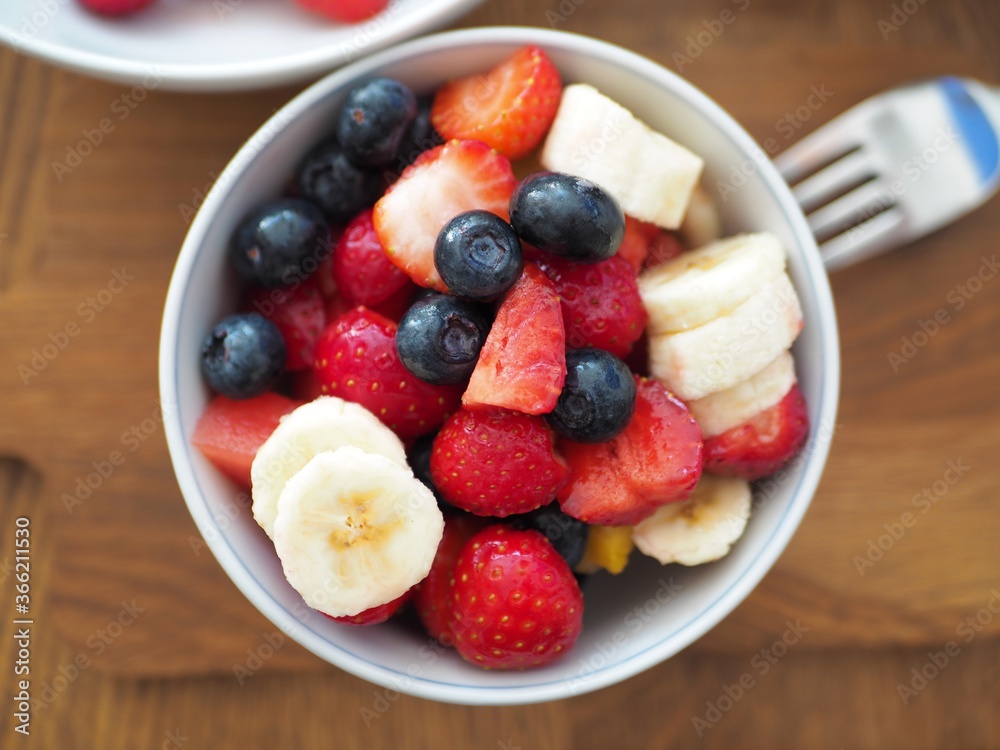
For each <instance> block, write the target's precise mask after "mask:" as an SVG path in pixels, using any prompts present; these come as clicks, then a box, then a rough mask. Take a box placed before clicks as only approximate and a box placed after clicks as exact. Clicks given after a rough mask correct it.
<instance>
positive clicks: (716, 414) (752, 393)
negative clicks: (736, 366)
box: [687, 352, 795, 438]
mask: <svg viewBox="0 0 1000 750" xmlns="http://www.w3.org/2000/svg"><path fill="white" fill-rule="evenodd" d="M793 385H795V361H794V360H793V359H792V355H791V352H782V353H781V354H779V355H778V356H777V358H775V360H774V361H773V362H772V363H771V364H769V365H768V366H767V367H765V368H764V369H763V370H761V371H760V372H758V373H757V374H756V375H754V376H753V377H751V378H749V379H748V380H744V381H743V382H741V383H737V384H736V385H734V386H733V387H732V388H727V389H726V390H724V391H717V392H715V393H710V394H708V395H707V396H705V397H704V398H699V399H696V400H694V401H688V404H687V405H688V408H689V409H690V410H691V415H692V416H693V417H694V419H695V421H696V422H697V423H698V425H699V426H700V427H701V432H702V435H704V436H705V437H706V438H710V437H715V436H716V435H721V434H722V433H723V432H725V431H726V430H731V429H732V428H733V427H737V426H738V425H741V424H743V423H744V422H746V421H747V420H748V419H751V418H752V417H754V416H756V415H757V414H759V413H760V412H762V411H764V410H765V409H770V408H771V407H772V406H774V405H775V404H777V403H778V402H779V401H781V399H783V398H784V397H785V396H786V395H788V392H789V391H790V390H791V389H792V386H793Z"/></svg>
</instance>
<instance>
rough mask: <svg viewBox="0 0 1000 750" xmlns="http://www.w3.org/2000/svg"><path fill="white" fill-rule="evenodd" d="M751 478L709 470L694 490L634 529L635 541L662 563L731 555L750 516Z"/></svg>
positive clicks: (698, 562) (687, 562) (691, 562)
mask: <svg viewBox="0 0 1000 750" xmlns="http://www.w3.org/2000/svg"><path fill="white" fill-rule="evenodd" d="M751 500H752V494H751V491H750V483H749V482H747V481H746V480H745V479H736V478H731V477H716V476H710V475H708V474H703V475H702V477H701V480H700V481H699V482H698V486H697V487H695V490H694V494H693V495H691V497H689V498H688V499H687V500H685V501H684V502H682V503H670V504H669V505H664V506H663V507H661V508H659V509H658V510H657V511H656V513H654V514H653V515H652V516H650V517H649V518H647V519H646V520H645V521H642V522H641V523H639V524H638V525H636V526H635V527H633V529H632V541H634V542H635V546H636V547H637V548H638V549H639V551H640V552H642V553H643V554H645V555H649V556H650V557H654V558H656V559H657V560H659V561H660V563H661V564H664V565H665V564H667V563H673V562H675V563H680V564H681V565H701V564H702V563H707V562H711V561H712V560H718V559H719V558H721V557H725V556H726V555H727V554H728V553H729V550H730V549H731V548H732V546H733V543H734V542H735V541H736V540H737V539H739V538H740V536H741V535H742V534H743V530H744V529H745V528H746V525H747V519H749V518H750V503H751Z"/></svg>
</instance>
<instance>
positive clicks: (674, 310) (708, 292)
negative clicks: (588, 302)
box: [639, 232, 785, 335]
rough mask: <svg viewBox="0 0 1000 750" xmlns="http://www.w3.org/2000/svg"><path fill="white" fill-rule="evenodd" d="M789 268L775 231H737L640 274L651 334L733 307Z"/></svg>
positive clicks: (695, 322) (708, 318)
mask: <svg viewBox="0 0 1000 750" xmlns="http://www.w3.org/2000/svg"><path fill="white" fill-rule="evenodd" d="M784 270H785V248H784V246H783V245H782V244H781V241H780V240H779V239H778V238H777V237H775V236H774V235H773V234H770V233H768V232H759V233H756V234H739V235H736V236H735V237H727V238H726V239H724V240H718V241H716V242H713V243H711V244H709V245H705V246H704V247H701V248H699V249H697V250H693V251H691V252H687V253H682V254H681V255H679V256H677V257H676V258H673V259H672V260H668V261H667V262H666V263H664V264H663V265H660V266H657V267H656V268H654V269H652V270H650V271H646V272H645V273H643V274H642V275H640V276H639V294H640V296H641V297H642V303H643V305H645V307H646V312H648V313H649V323H648V329H649V332H650V334H651V335H657V334H661V333H673V332H675V331H686V330H688V329H690V328H696V327H698V326H700V325H704V324H705V323H708V322H710V321H712V320H714V319H715V318H718V317H719V316H720V315H725V314H726V313H729V312H732V311H733V310H735V309H736V308H737V307H738V306H739V305H741V304H742V303H743V302H745V301H746V300H748V299H749V298H750V297H751V296H753V295H754V294H756V293H757V292H759V291H760V290H761V289H762V288H763V287H764V285H765V284H767V283H768V282H771V281H775V280H776V279H777V278H778V277H779V276H781V275H782V274H783V273H784Z"/></svg>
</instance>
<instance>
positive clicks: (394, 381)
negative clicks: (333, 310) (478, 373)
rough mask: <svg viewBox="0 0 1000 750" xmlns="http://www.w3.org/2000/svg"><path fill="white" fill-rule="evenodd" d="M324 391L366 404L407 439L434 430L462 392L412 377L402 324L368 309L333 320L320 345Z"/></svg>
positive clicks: (317, 359) (318, 362)
mask: <svg viewBox="0 0 1000 750" xmlns="http://www.w3.org/2000/svg"><path fill="white" fill-rule="evenodd" d="M314 368H315V370H316V375H317V378H318V380H319V386H320V392H321V393H324V394H327V395H330V396H339V397H340V398H342V399H345V400H347V401H354V402H355V403H358V404H361V405H362V406H364V407H365V408H366V409H368V411H370V412H371V413H372V414H374V415H375V416H376V417H378V418H379V419H380V420H382V422H383V423H385V424H386V425H387V426H388V427H389V428H390V429H391V430H392V431H393V432H395V433H396V434H397V435H399V437H401V438H403V439H404V440H405V439H407V438H411V437H417V436H418V435H423V434H425V433H427V432H430V431H432V430H433V429H434V428H436V427H437V426H438V425H440V424H441V422H443V421H444V418H445V417H446V416H447V415H448V414H450V413H451V412H452V411H454V410H455V409H457V408H458V404H459V400H460V398H461V390H460V389H456V388H455V387H453V386H441V385H431V384H430V383H425V382H423V381H422V380H420V379H418V378H417V377H415V376H414V375H412V374H411V373H410V372H409V370H407V369H406V368H405V367H404V366H403V363H402V362H400V360H399V355H398V354H397V353H396V324H395V323H393V322H392V321H391V320H389V319H388V318H386V317H385V316H383V315H379V314H378V313H377V312H374V311H372V310H369V309H368V308H367V307H356V308H354V309H353V310H348V311H347V312H346V313H344V314H343V315H341V316H340V317H339V318H337V319H336V320H334V321H333V322H331V323H330V324H329V325H328V326H327V327H326V330H325V331H323V335H322V336H320V338H319V341H318V342H317V344H316V351H315V360H314Z"/></svg>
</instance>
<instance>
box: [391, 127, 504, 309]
mask: <svg viewBox="0 0 1000 750" xmlns="http://www.w3.org/2000/svg"><path fill="white" fill-rule="evenodd" d="M515 187H517V179H516V178H515V177H514V172H513V170H512V169H511V166H510V161H509V160H508V159H507V157H505V156H503V155H502V154H500V153H498V152H497V151H494V150H493V149H492V148H490V147H489V146H487V145H486V144H485V143H483V142H482V141H469V140H466V141H460V140H452V141H448V142H447V143H445V144H443V145H441V146H438V147H436V148H432V149H431V150H429V151H425V152H424V153H422V154H421V155H420V156H419V157H417V160H416V161H415V162H414V163H413V164H412V165H410V166H409V167H407V168H406V169H405V170H403V174H402V175H400V177H399V179H398V180H397V181H396V182H395V183H393V185H392V186H391V187H390V188H389V189H388V190H386V192H385V195H383V196H382V198H380V199H379V201H378V203H376V204H375V211H374V225H375V233H376V234H377V235H378V239H379V242H381V243H382V247H384V248H385V252H386V254H387V255H388V256H389V260H391V261H392V262H393V263H394V264H396V266H398V267H399V268H401V269H402V270H403V271H404V272H405V273H406V274H407V275H408V276H409V277H410V278H411V279H413V280H414V281H415V282H416V283H417V284H419V285H420V286H429V287H433V288H434V289H437V290H438V291H442V292H446V291H448V288H447V286H446V285H445V283H444V282H443V281H442V280H441V277H440V276H439V275H438V272H437V269H436V268H435V267H434V243H435V242H436V241H437V236H438V234H439V233H440V231H441V230H442V229H443V228H444V225H445V224H447V223H448V222H449V221H451V220H452V219H453V218H455V217H456V216H458V214H460V213H464V212H465V211H472V210H473V209H482V210H484V211H490V212H492V213H495V214H496V215H497V216H500V217H502V218H504V219H507V218H508V210H507V207H508V205H509V204H510V196H511V195H512V194H513V193H514V188H515Z"/></svg>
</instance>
